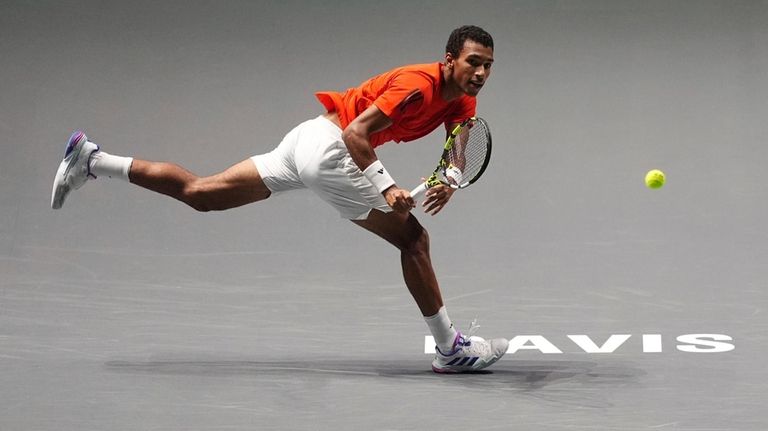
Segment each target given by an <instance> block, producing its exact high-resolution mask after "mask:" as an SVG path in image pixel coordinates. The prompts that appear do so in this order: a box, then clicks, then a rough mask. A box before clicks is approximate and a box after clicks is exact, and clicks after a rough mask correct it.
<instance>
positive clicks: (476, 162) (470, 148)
mask: <svg viewBox="0 0 768 431" xmlns="http://www.w3.org/2000/svg"><path fill="white" fill-rule="evenodd" d="M488 134H489V133H488V129H487V127H486V126H485V123H484V122H482V121H477V122H474V123H472V124H470V125H468V126H467V127H465V128H464V129H463V130H462V131H461V132H460V133H459V134H458V135H457V136H456V139H455V141H454V144H453V148H452V149H451V150H450V151H448V154H447V159H448V160H447V161H448V164H449V166H454V167H456V168H458V169H459V170H461V177H462V180H461V183H462V184H464V183H468V182H470V181H472V180H473V179H474V178H475V177H476V176H477V175H479V174H480V173H481V172H482V170H483V167H484V165H485V161H486V156H487V153H488Z"/></svg>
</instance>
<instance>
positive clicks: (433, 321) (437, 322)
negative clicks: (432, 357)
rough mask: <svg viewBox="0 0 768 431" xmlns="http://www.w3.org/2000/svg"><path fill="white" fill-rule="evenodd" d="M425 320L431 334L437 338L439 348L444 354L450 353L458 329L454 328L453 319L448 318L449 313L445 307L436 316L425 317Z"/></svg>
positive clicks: (436, 342)
mask: <svg viewBox="0 0 768 431" xmlns="http://www.w3.org/2000/svg"><path fill="white" fill-rule="evenodd" d="M424 320H425V321H426V322H427V326H429V332H431V333H432V336H433V337H435V344H437V348H438V349H440V351H441V352H443V353H448V352H450V351H451V350H452V349H453V342H454V341H455V340H456V334H457V333H456V329H454V328H453V323H451V319H450V318H448V312H447V311H446V310H445V307H440V310H438V312H437V314H435V315H434V316H429V317H427V316H424Z"/></svg>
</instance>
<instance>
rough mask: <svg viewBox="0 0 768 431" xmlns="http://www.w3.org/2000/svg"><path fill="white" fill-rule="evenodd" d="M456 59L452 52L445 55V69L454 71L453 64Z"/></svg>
mask: <svg viewBox="0 0 768 431" xmlns="http://www.w3.org/2000/svg"><path fill="white" fill-rule="evenodd" d="M454 61H455V59H454V58H453V54H451V53H450V52H446V53H445V67H447V68H449V69H452V68H453V62H454Z"/></svg>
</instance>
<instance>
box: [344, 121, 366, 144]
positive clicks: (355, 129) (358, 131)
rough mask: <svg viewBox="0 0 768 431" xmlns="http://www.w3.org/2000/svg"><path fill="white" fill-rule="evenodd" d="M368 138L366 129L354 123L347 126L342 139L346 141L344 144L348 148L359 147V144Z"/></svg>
mask: <svg viewBox="0 0 768 431" xmlns="http://www.w3.org/2000/svg"><path fill="white" fill-rule="evenodd" d="M366 137H367V134H366V132H365V130H364V128H363V127H361V126H360V125H359V124H357V123H354V122H353V123H352V124H350V125H349V126H347V128H346V129H344V131H343V132H342V133H341V139H343V140H344V143H345V144H346V145H347V147H354V146H358V145H359V143H360V142H361V141H364V140H365V138H366Z"/></svg>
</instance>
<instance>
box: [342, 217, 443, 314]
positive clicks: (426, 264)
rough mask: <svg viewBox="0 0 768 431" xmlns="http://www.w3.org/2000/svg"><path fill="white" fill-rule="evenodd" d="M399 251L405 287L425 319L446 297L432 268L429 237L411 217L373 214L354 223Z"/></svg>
mask: <svg viewBox="0 0 768 431" xmlns="http://www.w3.org/2000/svg"><path fill="white" fill-rule="evenodd" d="M353 221H354V223H356V224H357V225H359V226H362V227H363V228H364V229H367V230H369V231H371V232H373V233H375V234H376V235H378V236H380V237H382V238H384V239H385V240H387V241H388V242H389V243H390V244H392V245H394V246H395V247H397V248H398V249H399V250H400V261H401V263H402V267H403V277H404V278H405V285H406V286H408V290H409V291H410V292H411V295H412V296H413V299H415V300H416V304H417V305H418V306H419V309H420V310H421V314H422V315H424V316H432V315H434V314H435V313H437V312H438V310H440V307H442V306H443V297H442V295H441V293H440V287H439V286H438V283H437V278H436V277H435V271H434V269H433V268H432V260H431V258H430V254H429V235H428V234H427V231H426V230H425V229H424V228H423V227H422V226H421V224H420V223H419V221H418V220H416V217H414V216H413V214H411V213H396V212H390V213H383V212H381V211H377V210H372V211H371V213H370V214H369V215H368V219H367V220H353Z"/></svg>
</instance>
